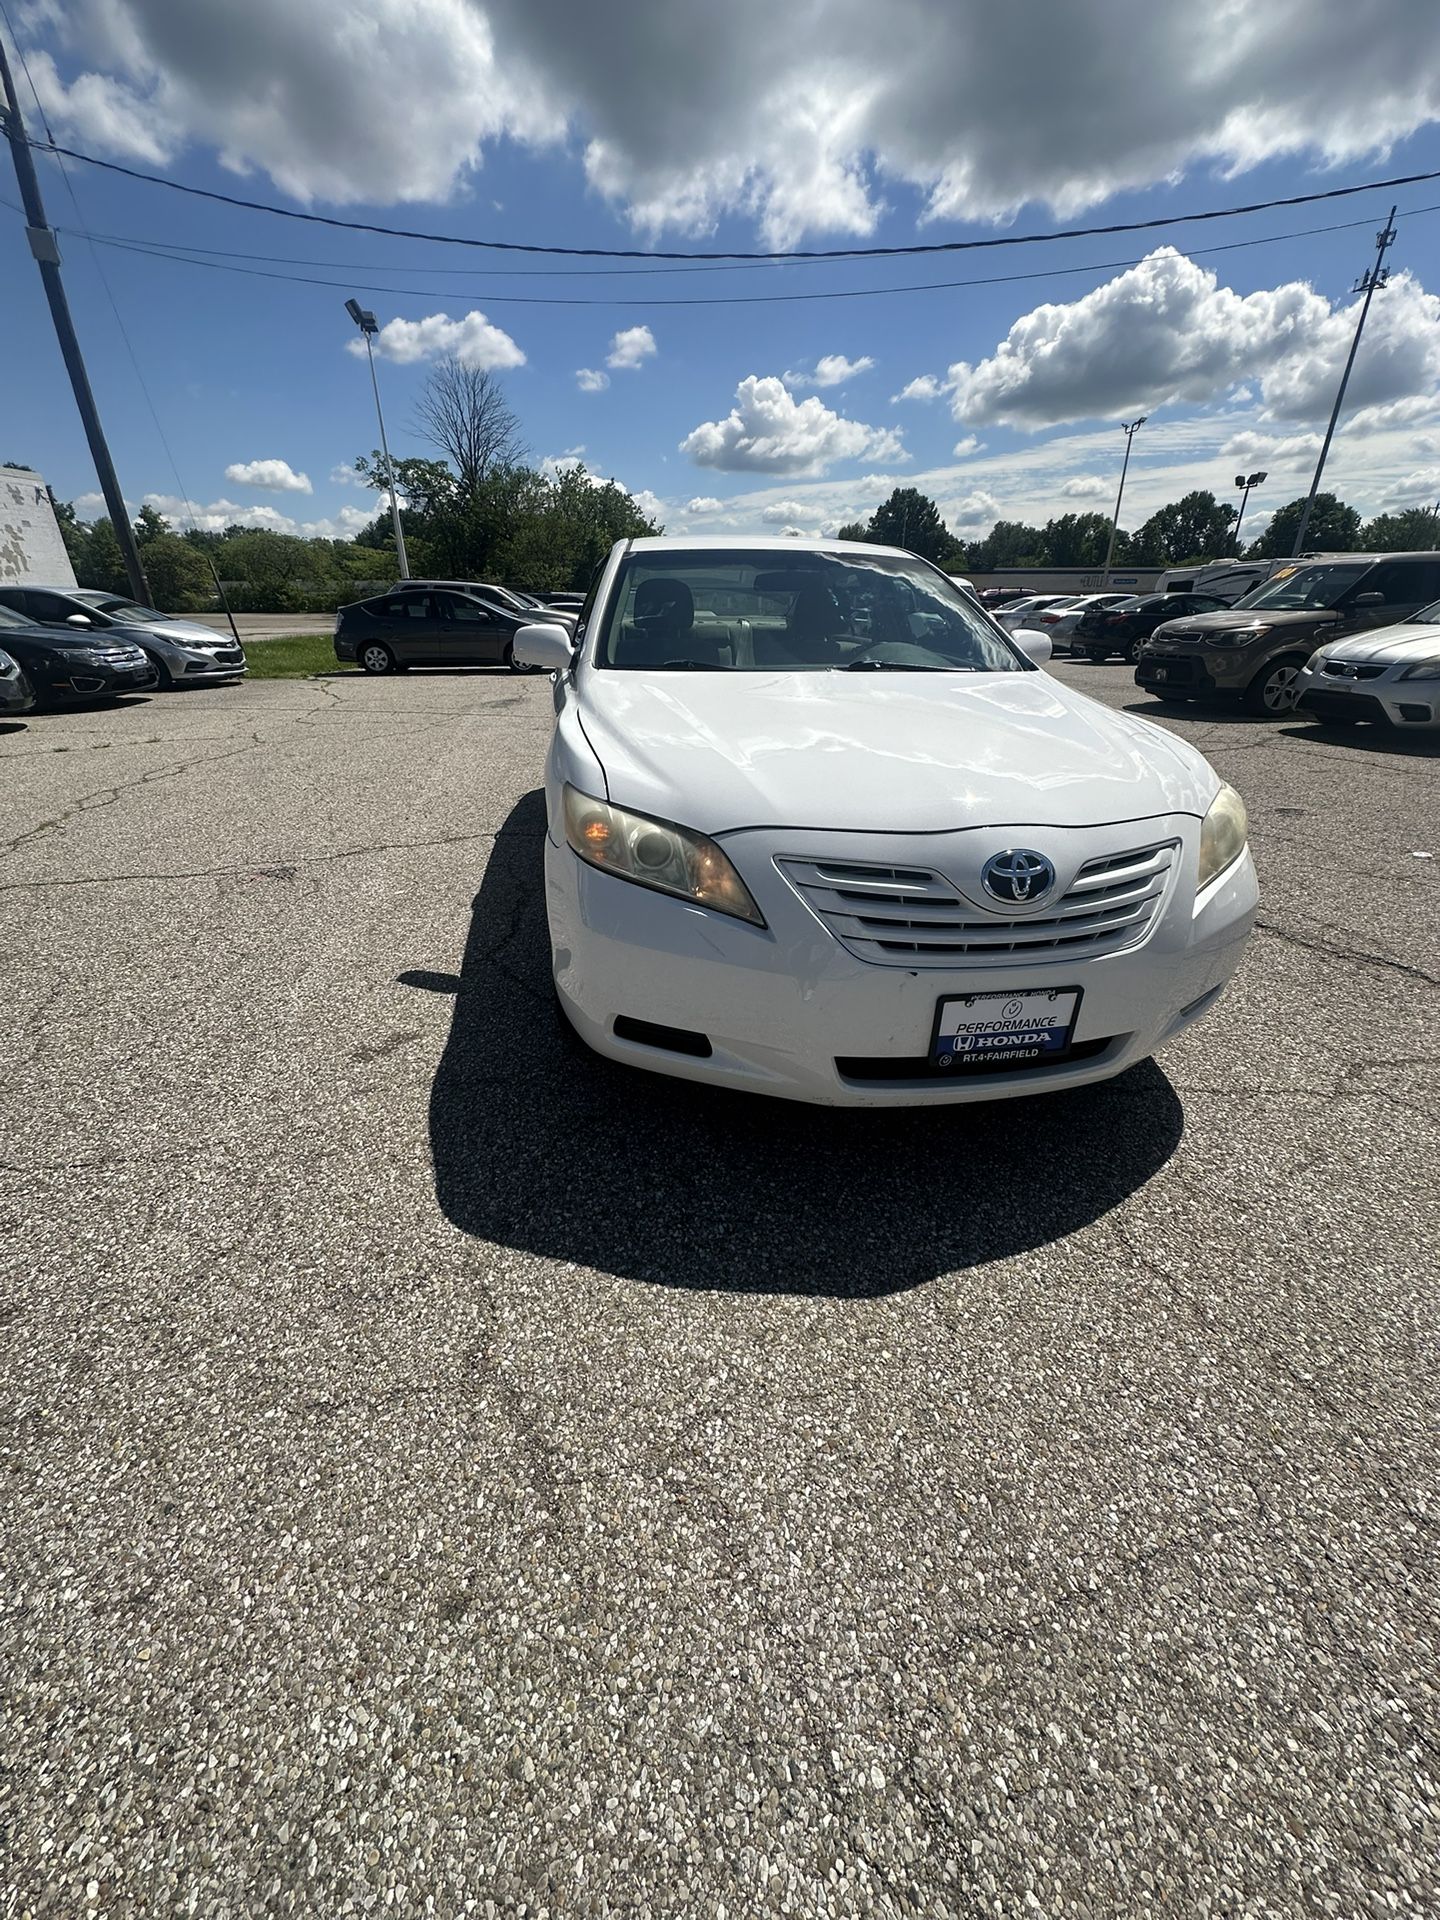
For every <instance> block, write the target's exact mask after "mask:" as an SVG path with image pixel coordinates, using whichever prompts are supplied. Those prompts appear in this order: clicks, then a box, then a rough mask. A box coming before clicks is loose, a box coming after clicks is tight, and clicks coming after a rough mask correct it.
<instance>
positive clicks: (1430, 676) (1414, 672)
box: [1400, 654, 1440, 680]
mask: <svg viewBox="0 0 1440 1920" xmlns="http://www.w3.org/2000/svg"><path fill="white" fill-rule="evenodd" d="M1400 678H1401V679H1402V680H1440V654H1437V655H1436V657H1435V658H1434V659H1433V660H1417V661H1416V662H1415V664H1414V666H1413V667H1406V669H1405V671H1404V672H1403V673H1402V674H1401V676H1400Z"/></svg>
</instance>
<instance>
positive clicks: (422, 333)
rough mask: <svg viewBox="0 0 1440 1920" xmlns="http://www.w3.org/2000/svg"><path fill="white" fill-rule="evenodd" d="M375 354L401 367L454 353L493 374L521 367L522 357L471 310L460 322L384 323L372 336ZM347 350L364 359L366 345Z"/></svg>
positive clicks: (353, 343)
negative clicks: (496, 371)
mask: <svg viewBox="0 0 1440 1920" xmlns="http://www.w3.org/2000/svg"><path fill="white" fill-rule="evenodd" d="M374 344H375V351H376V352H377V353H379V354H383V355H384V357H385V358H386V359H387V360H396V361H399V362H400V364H401V365H402V366H409V365H413V364H414V362H416V361H417V360H437V359H439V358H440V356H441V355H442V354H453V355H454V356H455V358H456V359H457V360H458V361H459V362H460V364H461V366H462V367H470V368H472V369H480V370H482V371H486V372H493V371H495V370H496V369H497V368H500V367H523V366H524V364H525V355H524V354H523V353H522V352H521V351H520V349H519V347H517V346H516V344H515V342H514V341H513V340H512V339H511V338H510V336H509V334H508V333H506V332H505V331H504V329H503V328H502V327H497V326H494V325H492V323H491V322H490V321H489V320H487V319H486V318H485V316H484V314H483V313H480V312H478V311H476V310H474V309H473V308H472V310H471V311H470V312H469V313H467V314H466V315H465V316H464V318H463V319H460V320H452V319H451V318H450V316H449V314H448V313H431V314H427V315H426V317H425V318H424V319H423V320H387V321H386V323H385V325H384V326H383V327H381V329H380V331H379V333H377V334H376V335H375V342H374ZM346 345H347V349H348V351H349V352H351V353H353V354H358V355H359V357H360V358H361V359H362V360H363V359H364V357H365V342H364V341H363V340H359V339H356V340H350V341H347V343H346Z"/></svg>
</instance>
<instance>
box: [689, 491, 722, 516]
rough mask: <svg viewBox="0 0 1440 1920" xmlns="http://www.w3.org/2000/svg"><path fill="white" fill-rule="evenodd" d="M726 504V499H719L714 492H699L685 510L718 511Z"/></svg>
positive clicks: (699, 511) (692, 511)
mask: <svg viewBox="0 0 1440 1920" xmlns="http://www.w3.org/2000/svg"><path fill="white" fill-rule="evenodd" d="M724 504H725V503H724V501H723V500H717V499H716V498H715V496H714V494H713V493H699V494H697V495H696V496H695V498H694V499H693V500H690V501H688V502H687V503H686V507H685V511H686V512H687V513H718V512H719V511H720V509H721V507H722V506H723V505H724Z"/></svg>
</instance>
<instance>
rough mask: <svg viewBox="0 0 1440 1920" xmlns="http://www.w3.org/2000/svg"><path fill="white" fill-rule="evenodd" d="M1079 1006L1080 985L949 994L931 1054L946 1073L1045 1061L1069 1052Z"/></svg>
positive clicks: (938, 1015) (940, 1013)
mask: <svg viewBox="0 0 1440 1920" xmlns="http://www.w3.org/2000/svg"><path fill="white" fill-rule="evenodd" d="M1079 1011H1080V989H1079V987H1041V988H1037V989H1033V990H1031V991H1029V992H1024V991H1022V992H1018V993H964V994H957V995H950V996H947V997H946V998H945V999H943V1000H942V1001H941V1002H940V1006H939V1009H938V1011H937V1013H936V1016H935V1038H934V1039H933V1040H932V1041H931V1043H930V1059H931V1062H932V1064H933V1065H935V1066H937V1067H939V1068H940V1069H941V1070H942V1071H943V1072H946V1073H984V1072H986V1071H988V1070H989V1069H990V1068H992V1067H1014V1066H1043V1065H1044V1063H1045V1062H1046V1061H1047V1060H1054V1059H1056V1058H1058V1057H1059V1056H1060V1055H1062V1054H1064V1053H1066V1052H1068V1050H1069V1047H1070V1040H1071V1036H1072V1035H1073V1034H1074V1031H1075V1016H1076V1015H1077V1013H1078V1012H1079Z"/></svg>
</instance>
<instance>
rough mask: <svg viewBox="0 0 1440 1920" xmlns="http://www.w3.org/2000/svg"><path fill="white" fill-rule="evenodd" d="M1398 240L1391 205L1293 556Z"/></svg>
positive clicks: (1360, 287)
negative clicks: (1390, 254)
mask: <svg viewBox="0 0 1440 1920" xmlns="http://www.w3.org/2000/svg"><path fill="white" fill-rule="evenodd" d="M1394 239H1395V209H1394V207H1391V209H1390V218H1389V219H1388V220H1387V221H1386V222H1385V225H1384V228H1383V229H1382V231H1381V232H1379V233H1377V234H1376V236H1375V264H1374V266H1373V267H1367V268H1366V269H1365V271H1364V273H1362V274H1361V276H1360V278H1359V279H1358V280H1357V281H1356V282H1355V285H1354V286H1353V287H1352V288H1351V289H1350V291H1351V292H1352V293H1363V294H1364V295H1365V298H1364V300H1362V301H1361V303H1360V318H1359V319H1358V320H1357V321H1356V322H1355V338H1354V339H1353V340H1352V341H1351V342H1350V357H1349V359H1347V360H1346V362H1345V371H1344V372H1343V373H1342V374H1341V376H1340V391H1339V392H1338V393H1337V394H1336V396H1335V405H1334V408H1333V409H1332V411H1331V414H1330V424H1329V426H1328V427H1327V428H1326V429H1325V440H1324V444H1323V445H1322V446H1321V448H1320V458H1319V459H1318V460H1317V461H1316V462H1315V478H1314V479H1313V480H1312V481H1311V482H1310V497H1309V499H1308V500H1307V501H1306V502H1305V511H1304V512H1303V513H1302V514H1301V516H1300V525H1299V526H1298V527H1297V528H1296V530H1295V545H1294V546H1293V547H1292V548H1291V549H1290V558H1291V559H1292V560H1295V559H1298V558H1299V556H1300V554H1301V553H1303V552H1304V549H1305V535H1306V534H1307V533H1308V532H1309V531H1310V512H1311V509H1312V508H1313V507H1314V505H1315V496H1316V494H1317V493H1318V492H1319V491H1320V476H1321V474H1322V473H1324V471H1325V460H1326V456H1327V455H1328V454H1329V452H1330V442H1331V441H1332V440H1333V439H1334V437H1335V423H1336V422H1337V421H1338V420H1339V418H1340V409H1341V407H1342V406H1343V405H1344V404H1345V389H1346V387H1347V386H1348V385H1349V383H1350V369H1351V368H1352V367H1353V366H1354V364H1355V354H1356V352H1357V350H1358V348H1359V346H1360V336H1361V334H1362V333H1363V332H1364V331H1365V316H1366V315H1367V314H1368V313H1369V311H1370V302H1371V300H1372V299H1373V298H1374V296H1375V294H1376V293H1377V292H1378V291H1379V289H1380V288H1381V287H1383V286H1384V285H1385V282H1386V281H1387V280H1388V279H1389V278H1390V269H1389V268H1388V267H1387V266H1386V265H1385V264H1384V262H1385V253H1386V249H1387V248H1388V247H1390V246H1391V245H1392V244H1393V242H1394Z"/></svg>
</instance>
